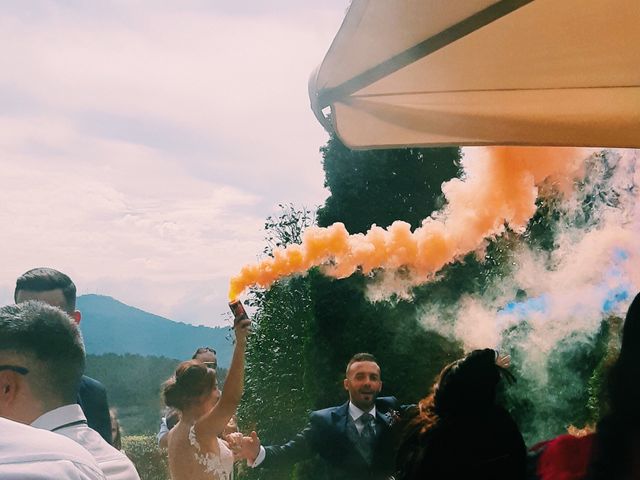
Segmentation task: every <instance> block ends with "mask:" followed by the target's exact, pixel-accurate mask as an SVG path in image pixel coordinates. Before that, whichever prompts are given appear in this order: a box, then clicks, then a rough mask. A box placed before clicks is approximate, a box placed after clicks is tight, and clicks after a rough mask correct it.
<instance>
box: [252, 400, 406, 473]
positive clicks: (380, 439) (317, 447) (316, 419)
mask: <svg viewBox="0 0 640 480" xmlns="http://www.w3.org/2000/svg"><path fill="white" fill-rule="evenodd" d="M404 408H405V407H404V406H401V405H400V404H399V402H398V400H397V399H396V398H395V397H380V398H378V399H377V400H376V419H375V420H376V440H375V445H374V453H373V461H372V464H371V465H369V464H367V462H366V461H365V459H364V458H363V457H362V455H361V454H360V452H359V451H358V449H357V448H356V446H355V445H354V444H353V442H352V441H351V440H350V439H349V435H348V433H347V428H348V422H349V402H347V403H345V404H343V405H340V406H338V407H331V408H325V409H324V410H318V411H315V412H312V413H311V415H310V416H309V424H308V425H307V427H306V428H305V429H304V430H303V431H302V432H300V433H298V434H297V435H296V436H295V438H293V439H292V440H290V441H289V442H287V443H286V444H284V445H279V446H265V447H264V448H265V450H266V457H265V459H264V461H263V462H262V463H261V464H260V467H262V466H264V467H269V466H280V465H283V464H292V463H296V462H298V461H300V460H304V459H306V458H310V457H311V456H313V455H318V456H320V458H322V459H323V460H324V461H325V462H326V464H327V465H328V466H329V467H330V469H331V470H332V471H333V472H335V474H334V475H333V476H332V478H340V477H344V478H350V479H354V480H355V479H367V480H374V479H382V478H387V477H388V476H389V475H390V474H391V473H393V469H394V461H395V450H396V445H393V441H392V435H391V426H392V425H393V422H394V418H393V415H392V411H402V410H403V409H404Z"/></svg>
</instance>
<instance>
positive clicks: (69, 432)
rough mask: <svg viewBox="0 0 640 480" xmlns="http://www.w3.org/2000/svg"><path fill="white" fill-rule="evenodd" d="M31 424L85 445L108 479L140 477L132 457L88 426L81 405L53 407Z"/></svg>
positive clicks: (133, 479) (123, 479)
mask: <svg viewBox="0 0 640 480" xmlns="http://www.w3.org/2000/svg"><path fill="white" fill-rule="evenodd" d="M31 425H32V426H34V427H36V428H42V429H44V430H50V431H52V432H55V433H58V434H60V435H64V436H65V437H67V438H70V439H71V440H74V441H75V442H77V443H79V444H80V445H82V446H83V447H84V448H86V449H87V450H88V451H89V453H91V454H92V455H93V457H94V458H95V459H96V462H98V466H99V467H100V468H101V469H102V471H103V472H104V475H105V477H106V478H107V480H140V477H139V476H138V472H137V471H136V467H134V466H133V463H132V462H131V460H129V458H127V456H126V455H125V454H124V453H122V452H121V451H120V450H117V449H115V448H114V447H112V446H111V445H109V444H108V443H107V442H106V441H105V440H104V438H102V437H101V436H100V434H99V433H98V432H96V431H95V430H93V429H91V428H89V426H88V425H87V419H86V417H85V416H84V413H83V412H82V409H81V408H80V405H75V404H74V405H65V406H64V407H59V408H56V409H54V410H51V411H50V412H47V413H45V414H43V415H41V416H40V417H38V418H36V420H35V421H34V422H33V423H32V424H31Z"/></svg>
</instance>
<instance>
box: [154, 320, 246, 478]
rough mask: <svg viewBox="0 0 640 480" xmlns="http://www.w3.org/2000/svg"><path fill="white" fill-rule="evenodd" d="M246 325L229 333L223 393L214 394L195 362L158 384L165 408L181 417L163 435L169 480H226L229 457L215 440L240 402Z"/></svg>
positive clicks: (210, 379) (208, 373)
mask: <svg viewBox="0 0 640 480" xmlns="http://www.w3.org/2000/svg"><path fill="white" fill-rule="evenodd" d="M250 325H251V322H250V321H249V320H241V321H240V322H238V323H237V325H236V326H235V327H234V329H235V333H236V344H235V348H234V351H233V358H232V360H231V366H230V367H229V373H228V375H227V379H226V381H225V386H224V393H222V394H220V391H219V390H218V383H217V379H216V372H215V370H212V369H210V368H207V366H206V365H205V364H203V363H202V362H200V361H198V360H189V361H187V362H182V363H181V364H180V365H179V366H178V368H177V369H176V372H175V374H174V375H173V376H172V377H171V378H170V379H169V380H167V381H166V382H165V383H164V385H163V396H164V400H165V403H166V404H167V406H169V407H174V408H176V409H178V410H179V411H180V413H181V418H180V421H179V422H178V424H177V425H176V426H175V427H174V428H172V429H171V430H170V431H169V433H168V434H167V435H168V452H169V470H170V472H171V478H172V480H230V478H231V473H232V472H233V452H232V451H231V450H230V449H229V446H228V445H227V442H225V441H224V440H221V439H220V438H219V437H220V435H221V434H222V432H223V431H224V429H225V426H226V425H227V423H228V422H229V419H230V418H231V417H232V416H233V415H234V413H235V412H236V409H237V407H238V404H239V403H240V397H241V396H242V390H243V384H244V351H245V347H246V344H247V335H248V333H249V327H250Z"/></svg>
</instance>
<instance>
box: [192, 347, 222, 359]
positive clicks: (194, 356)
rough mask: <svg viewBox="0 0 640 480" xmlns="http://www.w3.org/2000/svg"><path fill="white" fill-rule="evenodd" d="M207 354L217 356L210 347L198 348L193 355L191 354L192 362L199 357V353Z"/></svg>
mask: <svg viewBox="0 0 640 480" xmlns="http://www.w3.org/2000/svg"><path fill="white" fill-rule="evenodd" d="M207 352H211V353H213V354H214V355H218V353H217V352H216V351H215V350H214V349H213V348H211V347H200V348H198V349H197V350H196V351H195V353H194V354H193V356H192V357H191V359H192V360H195V358H196V357H197V356H198V355H200V354H201V353H207Z"/></svg>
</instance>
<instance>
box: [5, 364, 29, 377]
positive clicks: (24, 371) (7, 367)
mask: <svg viewBox="0 0 640 480" xmlns="http://www.w3.org/2000/svg"><path fill="white" fill-rule="evenodd" d="M0 370H11V371H12V372H16V373H19V374H20V375H26V374H27V373H29V369H28V368H25V367H20V366H18V365H0Z"/></svg>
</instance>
